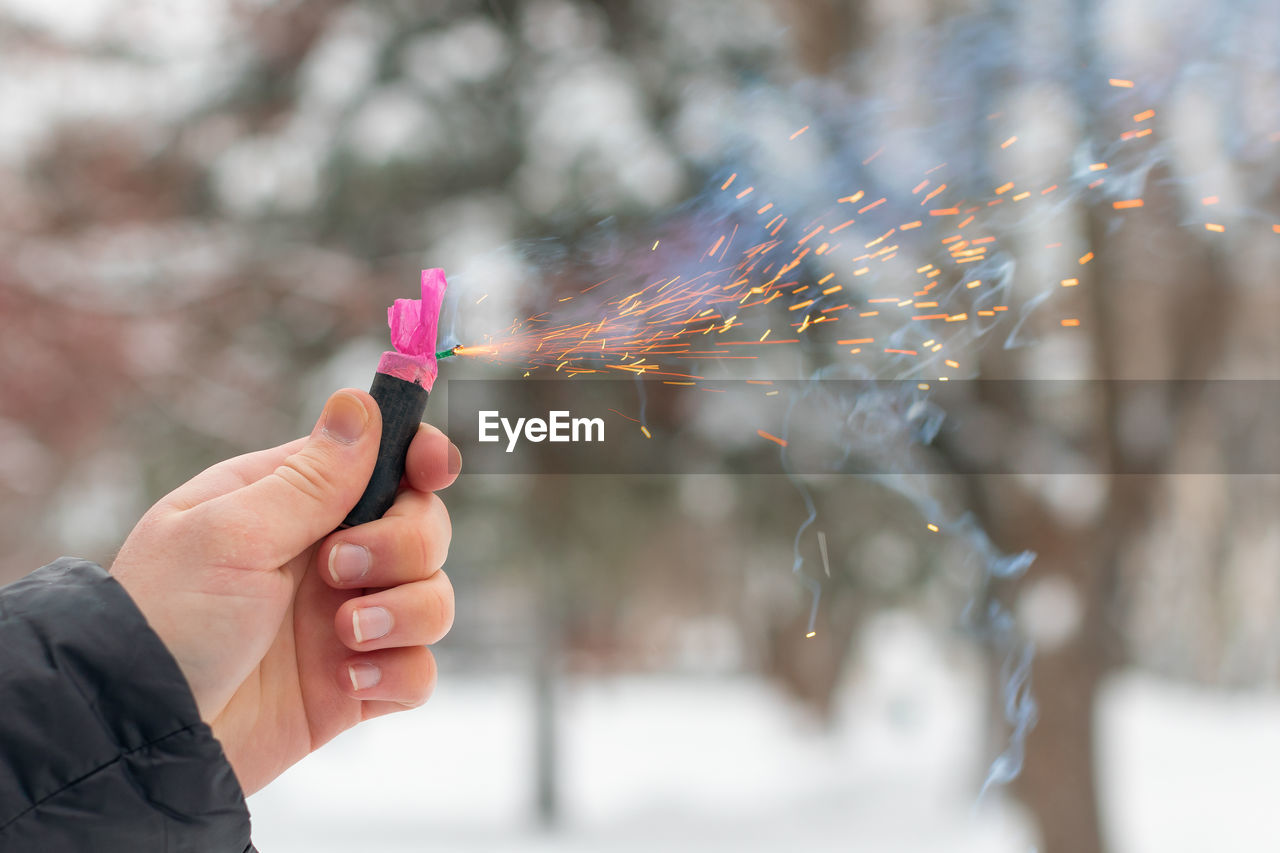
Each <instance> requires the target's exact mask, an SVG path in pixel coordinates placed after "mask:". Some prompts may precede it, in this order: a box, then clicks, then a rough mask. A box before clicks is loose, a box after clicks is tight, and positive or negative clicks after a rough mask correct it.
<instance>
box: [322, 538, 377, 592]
mask: <svg viewBox="0 0 1280 853" xmlns="http://www.w3.org/2000/svg"><path fill="white" fill-rule="evenodd" d="M370 563H371V560H370V558H369V549H368V548H366V547H364V546H363V545H352V544H351V543H350V542H340V543H338V544H337V545H336V546H334V548H333V550H331V551H330V552H329V574H331V575H333V582H334V583H355V582H356V581H358V580H360V578H362V577H364V576H365V575H367V574H369V565H370Z"/></svg>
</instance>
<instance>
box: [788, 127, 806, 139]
mask: <svg viewBox="0 0 1280 853" xmlns="http://www.w3.org/2000/svg"><path fill="white" fill-rule="evenodd" d="M808 129H809V125H807V124H806V125H805V126H804V127H802V128H800V129H799V130H797V131H796V132H795V133H793V134H791V136H790V138H791V139H795V138H796V137H797V136H799V135H800V134H802V133H804V132H805V131H806V130H808Z"/></svg>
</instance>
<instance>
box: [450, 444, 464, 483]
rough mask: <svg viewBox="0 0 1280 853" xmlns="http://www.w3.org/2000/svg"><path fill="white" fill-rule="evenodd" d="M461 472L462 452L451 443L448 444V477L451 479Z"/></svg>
mask: <svg viewBox="0 0 1280 853" xmlns="http://www.w3.org/2000/svg"><path fill="white" fill-rule="evenodd" d="M461 470H462V451H461V450H459V449H458V445H456V444H454V443H453V442H452V441H451V442H449V476H450V477H452V476H454V475H455V474H457V473H458V472H459V471H461Z"/></svg>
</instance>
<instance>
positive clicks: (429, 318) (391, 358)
mask: <svg viewBox="0 0 1280 853" xmlns="http://www.w3.org/2000/svg"><path fill="white" fill-rule="evenodd" d="M447 286H448V282H446V281H445V277H444V270H441V269H430V270H423V271H422V298H421V299H397V300H396V301H395V303H394V304H393V305H392V306H391V307H390V308H388V309H387V325H389V326H390V327H391V345H392V346H393V347H395V350H394V351H388V352H384V353H383V354H382V360H381V361H379V362H378V372H379V373H385V374H387V375H388V376H394V377H396V378H397V379H403V380H405V381H406V382H416V383H417V384H419V385H421V386H422V387H423V388H426V389H427V390H428V391H430V390H431V386H432V385H434V384H435V381H436V374H437V373H438V368H437V367H436V331H437V329H438V327H439V325H440V305H441V303H442V302H443V301H444V289H445V288H446V287H447Z"/></svg>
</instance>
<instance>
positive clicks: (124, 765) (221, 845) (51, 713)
mask: <svg viewBox="0 0 1280 853" xmlns="http://www.w3.org/2000/svg"><path fill="white" fill-rule="evenodd" d="M252 850H253V847H252V845H251V844H250V842H249V812H248V810H247V808H246V807H245V802H244V794H243V793H242V792H241V790H240V785H239V783H238V782H237V781H236V778H235V775H234V773H233V772H232V770H231V765H230V764H228V763H227V759H226V757H225V756H224V755H223V753H222V747H221V746H220V745H219V743H218V741H217V740H216V739H215V738H214V736H213V732H212V730H210V728H209V727H208V726H207V725H205V723H203V722H202V721H201V720H200V715H199V712H198V711H197V710H196V703H195V699H194V697H192V695H191V690H190V688H189V687H188V686H187V682H186V679H185V678H184V677H183V675H182V671H181V670H180V669H179V668H178V664H177V662H176V661H174V659H173V657H172V655H170V654H169V651H168V649H166V648H165V646H164V644H163V643H162V642H161V641H160V638H159V637H158V636H156V634H155V632H153V631H152V630H151V628H150V627H149V626H148V625H147V622H146V619H145V618H144V617H143V615H142V613H141V612H140V611H139V610H138V608H137V607H136V606H135V605H134V603H133V600H132V599H131V598H130V597H129V594H128V593H127V592H125V590H124V588H123V587H121V586H120V584H119V583H117V582H116V580H115V579H114V578H112V577H111V576H110V575H109V574H107V573H106V572H105V571H104V570H103V569H102V567H100V566H97V565H95V564H93V563H89V562H86V561H84V560H74V559H71V558H67V557H64V558H62V559H60V560H58V561H56V562H54V563H51V564H49V565H48V566H45V567H44V568H42V569H40V570H38V571H36V572H34V573H32V574H30V575H28V576H27V577H25V578H23V579H22V580H20V581H18V582H17V583H14V584H10V585H9V586H7V587H4V588H3V589H0V851H3V853H9V851H21V853H28V851H30V853H35V852H36V851H39V853H80V851H93V853H117V851H119V853H125V851H128V853H150V851H157V853H186V852H187V851H193V853H194V851H200V853H221V851H230V853H246V851H252Z"/></svg>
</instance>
